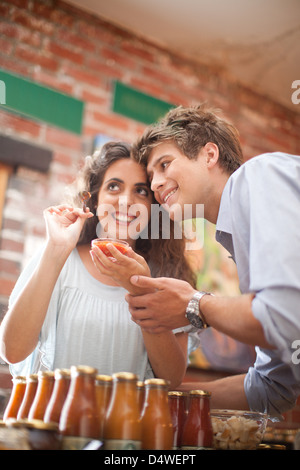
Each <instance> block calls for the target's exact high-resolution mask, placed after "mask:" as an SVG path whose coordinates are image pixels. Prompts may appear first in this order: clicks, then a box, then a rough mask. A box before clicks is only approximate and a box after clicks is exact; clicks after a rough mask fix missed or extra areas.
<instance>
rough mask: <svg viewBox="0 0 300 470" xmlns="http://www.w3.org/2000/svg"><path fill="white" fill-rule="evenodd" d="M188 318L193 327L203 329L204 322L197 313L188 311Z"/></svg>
mask: <svg viewBox="0 0 300 470" xmlns="http://www.w3.org/2000/svg"><path fill="white" fill-rule="evenodd" d="M186 317H187V319H188V321H189V322H190V324H191V325H193V326H195V327H196V328H203V321H202V320H201V318H200V317H199V316H198V315H197V314H196V313H194V312H189V311H188V312H187V314H186Z"/></svg>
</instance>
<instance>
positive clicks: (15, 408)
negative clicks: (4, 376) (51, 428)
mask: <svg viewBox="0 0 300 470" xmlns="http://www.w3.org/2000/svg"><path fill="white" fill-rule="evenodd" d="M12 382H13V388H12V391H11V395H10V399H9V401H8V403H7V406H6V408H5V410H4V414H3V421H6V420H7V419H8V418H16V417H17V415H18V412H19V408H20V406H21V404H22V401H23V398H24V395H25V390H26V377H23V376H21V375H18V376H16V377H14V378H13V379H12Z"/></svg>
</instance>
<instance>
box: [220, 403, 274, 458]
mask: <svg viewBox="0 0 300 470" xmlns="http://www.w3.org/2000/svg"><path fill="white" fill-rule="evenodd" d="M211 421H212V427H213V445H214V448H215V449H222V450H225V449H228V450H252V449H256V448H257V447H258V445H259V444H260V443H261V441H262V438H263V435H264V432H265V429H266V425H267V421H268V415H267V414H265V413H258V412H254V411H240V410H211Z"/></svg>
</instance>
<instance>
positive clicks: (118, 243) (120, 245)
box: [92, 238, 129, 258]
mask: <svg viewBox="0 0 300 470" xmlns="http://www.w3.org/2000/svg"><path fill="white" fill-rule="evenodd" d="M108 243H111V244H112V245H114V246H115V247H116V248H117V249H118V250H119V251H120V252H121V253H122V254H123V255H125V254H126V252H127V251H128V247H129V245H128V243H127V242H125V241H122V240H114V239H112V238H96V239H95V240H92V246H97V247H98V248H100V250H101V251H102V252H103V253H104V254H105V256H107V257H109V258H110V257H112V254H111V252H110V251H109V249H108V248H107V245H108Z"/></svg>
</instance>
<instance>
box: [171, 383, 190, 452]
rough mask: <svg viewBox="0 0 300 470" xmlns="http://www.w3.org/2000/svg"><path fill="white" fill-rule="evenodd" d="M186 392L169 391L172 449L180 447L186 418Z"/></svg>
mask: <svg viewBox="0 0 300 470" xmlns="http://www.w3.org/2000/svg"><path fill="white" fill-rule="evenodd" d="M185 397H186V393H184V392H179V391H171V392H169V393H168V401H169V407H170V413H171V419H172V425H173V449H180V446H181V438H182V431H183V426H184V422H185V418H186V404H185Z"/></svg>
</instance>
